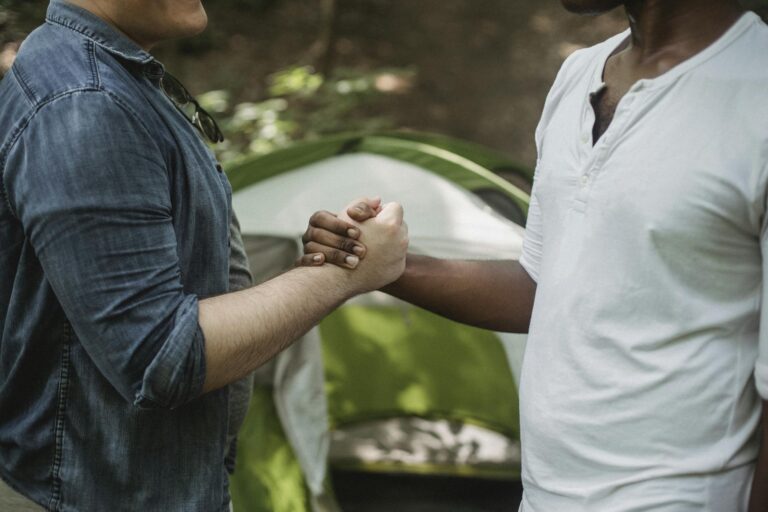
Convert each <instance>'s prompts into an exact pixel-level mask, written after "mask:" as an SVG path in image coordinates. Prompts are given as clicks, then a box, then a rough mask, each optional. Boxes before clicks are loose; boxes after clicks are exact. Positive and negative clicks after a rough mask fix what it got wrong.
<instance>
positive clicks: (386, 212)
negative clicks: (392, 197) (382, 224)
mask: <svg viewBox="0 0 768 512" xmlns="http://www.w3.org/2000/svg"><path fill="white" fill-rule="evenodd" d="M403 214H404V212H403V207H402V206H401V205H400V204H399V203H387V204H385V205H384V207H383V208H382V209H381V213H380V214H379V215H378V218H379V219H381V220H382V221H390V222H394V223H396V224H402V223H403Z"/></svg>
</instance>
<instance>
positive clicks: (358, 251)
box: [352, 245, 365, 256]
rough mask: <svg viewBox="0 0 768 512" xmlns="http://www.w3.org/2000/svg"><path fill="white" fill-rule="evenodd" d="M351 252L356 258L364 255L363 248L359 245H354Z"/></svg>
mask: <svg viewBox="0 0 768 512" xmlns="http://www.w3.org/2000/svg"><path fill="white" fill-rule="evenodd" d="M352 252H354V253H355V254H357V255H358V256H362V255H363V254H365V249H363V247H362V246H360V245H356V246H354V247H353V248H352Z"/></svg>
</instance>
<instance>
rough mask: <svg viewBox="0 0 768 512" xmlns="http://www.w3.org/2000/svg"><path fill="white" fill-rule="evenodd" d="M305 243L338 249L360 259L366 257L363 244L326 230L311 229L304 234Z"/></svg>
mask: <svg viewBox="0 0 768 512" xmlns="http://www.w3.org/2000/svg"><path fill="white" fill-rule="evenodd" d="M304 237H305V240H304V243H308V242H315V243H317V244H320V245H324V246H326V247H328V248H330V249H338V250H340V251H344V252H346V253H347V254H354V255H355V256H358V257H359V258H363V257H365V253H366V248H365V245H363V244H362V243H360V242H358V241H356V240H354V239H352V238H347V237H346V236H339V235H336V234H334V233H331V232H330V231H326V230H325V229H320V228H314V227H311V226H310V227H309V228H308V229H307V232H306V233H305V234H304Z"/></svg>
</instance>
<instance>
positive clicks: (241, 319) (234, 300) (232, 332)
mask: <svg viewBox="0 0 768 512" xmlns="http://www.w3.org/2000/svg"><path fill="white" fill-rule="evenodd" d="M70 3H72V4H75V5H78V6H80V7H82V8H84V9H86V10H88V11H90V12H92V13H93V14H95V15H97V16H99V17H100V18H102V19H103V20H105V21H107V22H108V23H110V24H111V25H112V26H114V27H115V28H117V29H118V30H120V31H121V32H123V33H124V34H125V35H127V36H128V37H130V38H131V39H133V40H134V41H135V42H136V43H138V44H139V45H140V46H141V47H143V48H145V49H150V48H152V47H153V46H154V45H155V44H157V43H159V42H162V41H164V40H167V39H174V38H179V37H188V36H192V35H195V34H197V33H198V32H200V31H201V30H203V29H204V28H205V24H206V21H207V18H206V16H205V10H204V9H203V6H202V4H201V3H200V1H199V0H71V1H70ZM368 201H369V202H372V201H371V200H368ZM376 206H377V207H376V213H377V215H376V217H375V218H371V219H369V220H366V221H364V222H360V223H356V222H354V221H352V219H346V220H347V222H348V223H349V226H350V228H353V229H354V230H355V235H356V236H357V237H358V238H359V243H361V244H364V246H365V248H366V258H365V261H364V262H360V261H358V262H357V263H358V264H356V265H355V266H356V267H357V268H356V270H355V271H354V272H352V271H350V270H346V269H341V268H339V267H336V266H331V265H326V266H322V267H314V268H296V269H293V270H291V271H289V272H286V273H284V274H282V275H280V276H278V277H276V278H274V279H272V280H271V281H268V282H266V283H264V284H262V285H260V286H256V287H253V288H250V289H247V290H242V291H239V292H235V293H229V294H225V295H220V296H218V297H214V298H209V299H204V300H201V301H200V302H199V323H200V327H201V329H202V331H203V334H204V337H205V363H206V376H205V383H204V389H203V391H204V392H209V391H212V390H215V389H219V388H221V387H223V386H226V385H228V384H231V383H233V382H236V381H238V380H240V379H242V378H243V377H245V376H247V375H248V374H249V373H250V372H252V371H253V370H255V369H256V368H258V367H259V366H261V365H263V364H264V363H266V362H267V361H269V360H270V359H272V358H273V357H274V356H276V355H277V354H278V353H279V352H280V351H282V350H283V349H284V348H286V347H287V346H288V345H290V344H291V343H293V342H294V341H295V340H296V339H298V338H299V337H300V336H302V335H303V334H304V333H306V332H307V331H308V330H309V329H311V328H312V327H313V326H314V325H315V324H317V323H318V322H319V321H320V320H321V319H322V318H323V317H325V316H326V315H328V313H330V312H331V311H332V310H333V309H335V308H336V307H337V306H339V305H340V304H341V303H342V302H344V301H345V300H347V299H349V298H351V297H353V296H355V295H358V294H360V293H364V292H367V291H371V290H376V289H379V288H381V287H382V286H385V285H387V284H389V283H391V282H393V281H395V280H396V279H397V278H398V277H400V275H402V273H403V271H404V269H405V255H406V251H407V248H408V229H407V226H406V225H405V223H404V222H403V210H402V208H401V207H400V205H398V204H396V203H390V204H387V205H384V206H383V207H381V206H380V205H379V204H378V203H377V205H376Z"/></svg>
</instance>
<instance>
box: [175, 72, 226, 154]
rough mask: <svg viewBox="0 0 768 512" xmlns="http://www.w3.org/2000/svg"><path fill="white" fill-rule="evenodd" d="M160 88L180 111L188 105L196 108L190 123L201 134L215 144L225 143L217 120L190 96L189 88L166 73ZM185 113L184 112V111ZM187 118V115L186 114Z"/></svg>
mask: <svg viewBox="0 0 768 512" xmlns="http://www.w3.org/2000/svg"><path fill="white" fill-rule="evenodd" d="M160 87H161V88H162V89H163V92H164V93H165V95H166V96H168V97H169V98H170V99H171V101H173V102H174V103H175V104H176V106H177V107H178V108H179V110H182V109H183V108H184V107H186V106H187V105H192V106H193V107H194V108H195V112H194V114H192V119H189V118H187V119H189V121H190V122H191V123H192V125H193V126H194V127H195V128H197V129H198V130H199V131H200V133H202V134H203V135H205V137H206V138H207V139H208V140H210V141H211V142H213V143H214V144H216V143H219V142H223V141H224V134H223V133H221V129H219V125H218V124H216V120H215V119H214V118H213V116H211V114H209V113H208V112H206V111H205V109H204V108H203V107H201V106H200V104H199V103H198V102H197V100H196V99H195V98H194V97H192V95H191V94H189V91H187V88H186V87H184V86H183V85H181V82H179V81H178V80H177V79H176V78H175V77H174V76H173V75H171V74H169V73H165V74H164V75H163V77H162V78H161V79H160ZM182 112H183V110H182ZM185 117H186V114H185Z"/></svg>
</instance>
